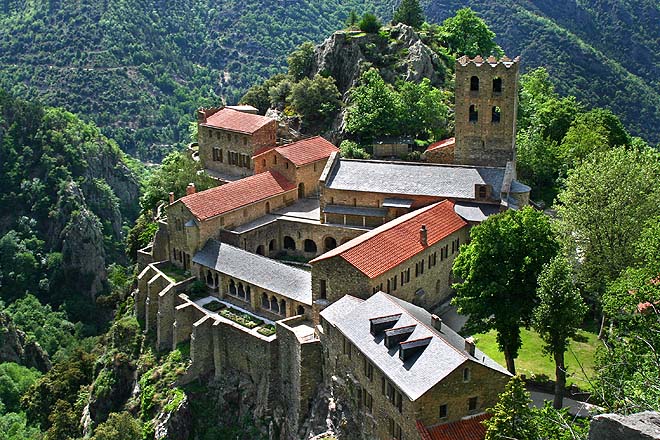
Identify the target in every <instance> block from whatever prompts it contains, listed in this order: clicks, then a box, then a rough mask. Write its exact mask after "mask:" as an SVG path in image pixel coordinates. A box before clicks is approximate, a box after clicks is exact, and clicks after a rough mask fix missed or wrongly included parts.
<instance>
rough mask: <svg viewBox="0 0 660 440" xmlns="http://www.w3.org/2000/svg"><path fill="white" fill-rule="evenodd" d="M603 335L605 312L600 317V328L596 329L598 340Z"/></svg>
mask: <svg viewBox="0 0 660 440" xmlns="http://www.w3.org/2000/svg"><path fill="white" fill-rule="evenodd" d="M604 336H605V314H604V313H603V314H602V315H601V317H600V330H598V340H599V341H602V340H603V337H604Z"/></svg>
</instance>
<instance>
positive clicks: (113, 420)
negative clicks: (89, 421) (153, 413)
mask: <svg viewBox="0 0 660 440" xmlns="http://www.w3.org/2000/svg"><path fill="white" fill-rule="evenodd" d="M141 436H142V426H141V423H140V421H139V420H137V419H135V418H134V417H133V416H132V415H130V414H129V413H127V412H125V411H124V412H120V413H111V414H110V416H108V420H107V421H105V422H103V423H101V424H100V425H99V426H98V427H97V428H96V429H95V430H94V436H92V440H134V439H138V438H140V437H141Z"/></svg>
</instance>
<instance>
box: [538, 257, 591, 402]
mask: <svg viewBox="0 0 660 440" xmlns="http://www.w3.org/2000/svg"><path fill="white" fill-rule="evenodd" d="M538 284H539V287H538V290H537V294H538V298H539V299H538V300H539V304H538V305H537V306H536V309H534V316H533V318H532V325H533V327H534V329H535V330H536V331H537V332H538V334H539V336H540V337H541V339H542V340H543V352H544V353H545V354H549V355H551V356H552V357H553V358H554V361H555V377H556V381H555V398H554V402H553V406H554V407H555V408H556V409H560V408H561V407H562V406H563V400H564V388H565V387H566V363H565V362H564V353H566V350H567V349H568V344H569V341H570V339H571V338H574V337H575V336H576V335H577V332H578V330H579V329H580V325H581V324H582V319H583V318H584V315H585V313H587V306H586V305H585V304H584V301H583V300H582V296H581V295H580V292H579V291H578V290H577V288H576V286H575V282H574V281H573V274H572V271H571V268H570V266H569V264H568V261H566V259H565V258H564V257H561V256H557V257H555V258H554V259H553V260H552V261H551V262H550V263H549V264H547V265H546V266H545V267H544V268H543V271H542V272H541V275H540V276H539V281H538Z"/></svg>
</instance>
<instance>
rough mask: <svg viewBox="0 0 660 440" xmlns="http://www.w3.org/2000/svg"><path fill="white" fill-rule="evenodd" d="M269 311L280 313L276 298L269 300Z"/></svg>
mask: <svg viewBox="0 0 660 440" xmlns="http://www.w3.org/2000/svg"><path fill="white" fill-rule="evenodd" d="M270 310H271V312H273V313H278V314H279V313H280V306H279V304H278V303H277V298H275V297H274V296H273V297H271V298H270Z"/></svg>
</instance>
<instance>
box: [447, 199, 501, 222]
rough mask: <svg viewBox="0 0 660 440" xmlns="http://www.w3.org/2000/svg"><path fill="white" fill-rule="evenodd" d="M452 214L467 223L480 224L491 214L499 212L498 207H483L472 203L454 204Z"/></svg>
mask: <svg viewBox="0 0 660 440" xmlns="http://www.w3.org/2000/svg"><path fill="white" fill-rule="evenodd" d="M454 212H456V214H458V215H460V216H461V217H463V218H464V219H465V220H467V221H469V222H482V221H484V220H486V218H488V216H491V215H493V214H497V213H498V212H500V206H499V205H484V204H480V203H472V202H456V203H455V204H454Z"/></svg>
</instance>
